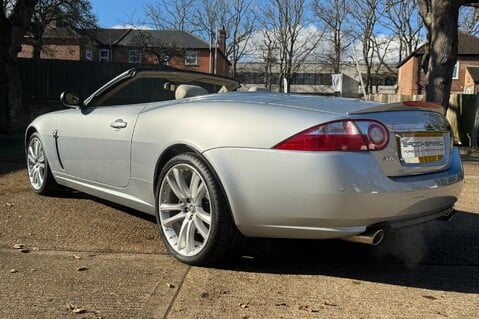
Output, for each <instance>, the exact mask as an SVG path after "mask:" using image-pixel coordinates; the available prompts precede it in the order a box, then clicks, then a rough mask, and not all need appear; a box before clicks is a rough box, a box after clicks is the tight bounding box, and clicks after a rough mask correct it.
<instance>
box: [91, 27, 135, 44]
mask: <svg viewBox="0 0 479 319" xmlns="http://www.w3.org/2000/svg"><path fill="white" fill-rule="evenodd" d="M128 32H130V29H96V30H93V34H94V37H95V39H96V40H97V41H98V42H100V44H103V45H116V44H117V43H118V42H119V41H121V39H123V37H124V36H125V35H126V34H128Z"/></svg>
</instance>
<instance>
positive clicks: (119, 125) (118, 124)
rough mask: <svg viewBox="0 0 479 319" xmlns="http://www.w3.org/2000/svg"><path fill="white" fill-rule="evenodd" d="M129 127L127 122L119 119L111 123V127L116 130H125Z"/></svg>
mask: <svg viewBox="0 0 479 319" xmlns="http://www.w3.org/2000/svg"><path fill="white" fill-rule="evenodd" d="M127 125H128V123H127V122H125V121H123V120H122V119H118V120H116V121H115V122H113V123H111V124H110V127H113V128H115V129H122V128H125V127H126V126H127Z"/></svg>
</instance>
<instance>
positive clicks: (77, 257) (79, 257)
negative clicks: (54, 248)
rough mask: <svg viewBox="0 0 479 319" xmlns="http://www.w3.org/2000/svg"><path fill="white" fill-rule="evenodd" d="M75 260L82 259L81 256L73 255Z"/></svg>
mask: <svg viewBox="0 0 479 319" xmlns="http://www.w3.org/2000/svg"><path fill="white" fill-rule="evenodd" d="M73 258H75V259H81V256H77V255H73Z"/></svg>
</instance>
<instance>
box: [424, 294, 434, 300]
mask: <svg viewBox="0 0 479 319" xmlns="http://www.w3.org/2000/svg"><path fill="white" fill-rule="evenodd" d="M423 297H424V298H426V299H430V300H437V298H436V297H434V296H430V295H425V296H423Z"/></svg>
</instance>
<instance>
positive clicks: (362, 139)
mask: <svg viewBox="0 0 479 319" xmlns="http://www.w3.org/2000/svg"><path fill="white" fill-rule="evenodd" d="M388 143H389V133H388V130H387V128H386V127H385V126H384V125H383V124H381V123H379V122H377V121H371V120H357V121H353V120H342V121H335V122H329V123H325V124H321V125H318V126H315V127H312V128H310V129H308V130H306V131H303V132H301V133H299V134H297V135H294V136H292V137H290V138H288V139H286V140H285V141H283V142H281V143H279V144H278V145H276V146H275V147H274V149H277V150H294V151H310V152H321V151H343V152H361V151H378V150H382V149H384V148H385V147H386V146H387V145H388Z"/></svg>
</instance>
